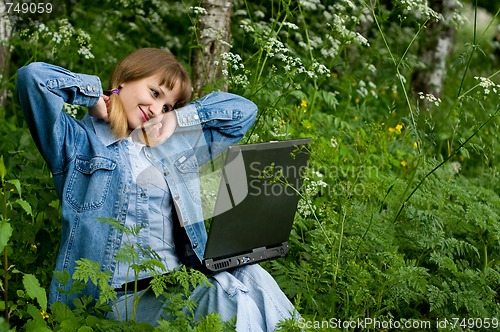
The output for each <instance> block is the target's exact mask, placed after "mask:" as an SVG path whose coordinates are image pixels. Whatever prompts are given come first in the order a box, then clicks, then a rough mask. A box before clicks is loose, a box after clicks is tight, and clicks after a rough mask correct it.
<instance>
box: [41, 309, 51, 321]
mask: <svg viewBox="0 0 500 332" xmlns="http://www.w3.org/2000/svg"><path fill="white" fill-rule="evenodd" d="M40 314H41V315H42V317H43V319H47V318H49V314H48V313H46V312H45V310H42V311H40Z"/></svg>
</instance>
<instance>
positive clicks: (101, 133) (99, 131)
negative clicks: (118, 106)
mask: <svg viewBox="0 0 500 332" xmlns="http://www.w3.org/2000/svg"><path fill="white" fill-rule="evenodd" d="M83 121H84V122H85V123H86V124H87V125H92V127H94V131H95V133H96V135H97V137H99V139H100V140H101V141H102V142H103V143H104V145H105V146H110V145H111V144H113V143H116V142H118V141H119V140H120V139H119V138H116V136H115V134H114V133H113V131H112V130H111V128H110V127H109V123H107V122H106V121H103V120H100V119H96V118H93V117H91V116H90V115H89V114H86V115H85V117H84V118H83Z"/></svg>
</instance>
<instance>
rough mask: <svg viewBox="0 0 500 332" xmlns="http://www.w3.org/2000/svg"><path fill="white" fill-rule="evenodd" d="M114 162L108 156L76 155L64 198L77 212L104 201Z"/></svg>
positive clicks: (89, 208)
mask: <svg viewBox="0 0 500 332" xmlns="http://www.w3.org/2000/svg"><path fill="white" fill-rule="evenodd" d="M115 168H116V163H115V162H114V161H113V160H111V159H108V158H104V157H93V158H86V157H84V156H77V157H76V159H75V164H74V169H73V171H72V174H71V177H70V180H69V184H68V188H67V190H66V199H67V201H68V203H69V204H70V205H71V206H72V207H73V208H74V209H75V210H76V211H78V212H82V211H87V210H95V209H98V208H100V207H101V206H102V205H103V204H104V202H105V201H106V196H107V195H108V191H109V187H110V184H111V178H112V175H113V172H112V171H113V170H114V169H115Z"/></svg>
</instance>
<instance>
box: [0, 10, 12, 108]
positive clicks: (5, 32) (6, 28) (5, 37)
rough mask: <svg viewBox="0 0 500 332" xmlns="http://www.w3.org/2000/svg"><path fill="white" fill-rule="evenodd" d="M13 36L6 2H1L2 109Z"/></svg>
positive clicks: (0, 89)
mask: <svg viewBox="0 0 500 332" xmlns="http://www.w3.org/2000/svg"><path fill="white" fill-rule="evenodd" d="M10 36H11V25H10V20H9V16H8V13H7V6H6V5H5V0H0V107H4V106H5V100H6V98H7V89H6V87H5V82H6V80H7V77H8V76H9V66H8V59H9V40H10Z"/></svg>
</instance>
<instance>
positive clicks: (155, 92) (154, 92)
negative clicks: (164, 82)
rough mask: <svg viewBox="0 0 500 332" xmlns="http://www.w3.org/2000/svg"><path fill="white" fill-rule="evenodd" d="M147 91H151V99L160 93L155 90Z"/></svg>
mask: <svg viewBox="0 0 500 332" xmlns="http://www.w3.org/2000/svg"><path fill="white" fill-rule="evenodd" d="M149 91H151V94H152V95H153V97H155V98H158V96H159V95H160V93H159V92H158V91H156V90H155V89H151V88H149Z"/></svg>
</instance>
